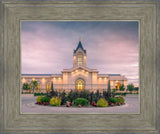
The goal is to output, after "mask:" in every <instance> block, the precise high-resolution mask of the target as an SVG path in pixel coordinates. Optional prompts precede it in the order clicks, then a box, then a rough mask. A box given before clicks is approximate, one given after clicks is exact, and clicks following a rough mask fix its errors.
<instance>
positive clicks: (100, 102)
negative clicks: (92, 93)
mask: <svg viewBox="0 0 160 134" xmlns="http://www.w3.org/2000/svg"><path fill="white" fill-rule="evenodd" d="M97 106H98V107H108V102H107V101H106V99H105V98H100V99H99V100H98V101H97Z"/></svg>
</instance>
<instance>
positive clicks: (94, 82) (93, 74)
mask: <svg viewBox="0 0 160 134" xmlns="http://www.w3.org/2000/svg"><path fill="white" fill-rule="evenodd" d="M97 88H98V87H97V73H94V72H93V73H92V89H93V90H97Z"/></svg>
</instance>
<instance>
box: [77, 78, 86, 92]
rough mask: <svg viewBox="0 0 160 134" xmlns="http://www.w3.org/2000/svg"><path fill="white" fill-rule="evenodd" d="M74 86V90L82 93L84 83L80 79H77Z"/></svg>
mask: <svg viewBox="0 0 160 134" xmlns="http://www.w3.org/2000/svg"><path fill="white" fill-rule="evenodd" d="M75 86H76V90H78V91H83V90H84V88H85V81H84V80H82V79H78V80H76V83H75Z"/></svg>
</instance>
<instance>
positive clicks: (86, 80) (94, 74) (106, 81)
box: [21, 40, 127, 92]
mask: <svg viewBox="0 0 160 134" xmlns="http://www.w3.org/2000/svg"><path fill="white" fill-rule="evenodd" d="M32 80H35V81H37V82H38V86H37V92H47V91H50V90H51V83H52V82H53V88H54V90H57V91H63V90H65V91H66V92H67V91H70V90H79V91H82V90H90V91H96V90H97V89H99V90H100V92H101V91H103V90H108V88H110V89H111V90H112V89H114V88H116V89H119V87H120V86H121V85H122V84H124V87H125V88H127V78H126V77H125V76H124V75H120V74H99V71H98V70H97V69H91V68H88V67H87V51H86V50H85V49H84V48H83V46H82V43H81V40H79V43H78V46H77V48H76V49H75V50H74V51H73V67H72V68H70V69H63V70H62V71H61V74H22V75H21V82H22V83H21V85H22V86H23V83H31V81H32Z"/></svg>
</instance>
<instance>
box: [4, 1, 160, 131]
mask: <svg viewBox="0 0 160 134" xmlns="http://www.w3.org/2000/svg"><path fill="white" fill-rule="evenodd" d="M158 5H159V3H158V1H145V0H144V1H143V0H142V1H125V2H124V1H121V0H120V1H58V0H54V1H32V0H31V1H25V0H24V1H20V0H15V1H12V0H3V1H2V22H1V23H2V24H1V27H2V32H1V33H2V34H1V39H2V41H1V50H2V51H1V52H2V62H1V63H2V64H1V65H2V68H1V132H8V133H111V132H112V133H142V132H143V133H158V130H159V108H158V106H159V105H158V104H159V34H158V28H159V25H158V12H159V6H158ZM22 20H30V21H35V20H38V21H39V20H53V21H57V20H60V21H64V20H65V21H67V20H72V21H74V20H84V21H91V20H93V21H94V20H96V21H107V20H114V21H123V20H126V21H129V20H135V21H139V37H140V38H139V40H140V45H139V85H140V113H139V114H125V113H124V114H21V113H20V93H21V91H20V90H21V89H20V87H21V85H20V84H21V44H20V31H21V27H20V23H21V21H22Z"/></svg>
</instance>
